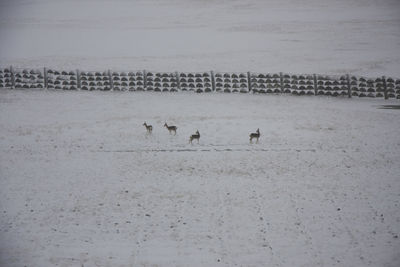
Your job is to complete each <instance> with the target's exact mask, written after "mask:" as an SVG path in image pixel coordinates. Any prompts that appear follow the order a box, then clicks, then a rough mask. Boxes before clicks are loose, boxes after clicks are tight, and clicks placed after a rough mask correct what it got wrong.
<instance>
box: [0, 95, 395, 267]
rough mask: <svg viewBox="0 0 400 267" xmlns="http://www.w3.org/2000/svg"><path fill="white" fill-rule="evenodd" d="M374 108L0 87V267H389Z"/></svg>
mask: <svg viewBox="0 0 400 267" xmlns="http://www.w3.org/2000/svg"><path fill="white" fill-rule="evenodd" d="M389 104H392V105H393V104H398V101H397V100H389V101H385V100H379V99H354V98H353V99H347V98H329V97H293V96H279V95H253V94H224V93H209V94H194V93H150V92H143V93H140V92H135V93H131V92H124V93H118V92H83V91H77V92H54V91H18V90H2V91H0V114H1V115H0V138H1V139H0V212H1V216H0V240H1V242H0V266H393V267H395V266H399V264H400V257H399V251H400V239H399V235H400V209H399V208H400V194H399V192H400V177H399V173H400V164H399V162H400V136H399V132H400V124H399V121H400V120H399V119H400V110H396V109H382V108H381V105H389ZM144 121H146V122H148V123H150V124H152V125H153V127H154V130H153V134H152V135H146V131H145V127H144V126H143V125H142V124H143V122H144ZM165 121H166V122H168V123H171V124H175V125H177V126H178V133H177V135H176V136H173V135H170V134H169V133H168V131H167V129H166V128H164V127H163V124H164V122H165ZM257 128H260V131H261V139H260V142H259V143H258V144H256V143H254V144H250V143H249V138H248V134H249V133H250V132H252V131H255V130H256V129H257ZM197 129H198V130H199V131H200V134H201V139H200V142H199V144H197V142H196V141H195V142H194V143H193V145H190V144H188V139H189V136H190V135H191V134H193V133H194V132H195V131H196V130H197Z"/></svg>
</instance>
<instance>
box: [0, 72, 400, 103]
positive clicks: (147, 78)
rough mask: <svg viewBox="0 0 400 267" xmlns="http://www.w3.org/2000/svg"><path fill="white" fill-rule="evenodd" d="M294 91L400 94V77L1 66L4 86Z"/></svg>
mask: <svg viewBox="0 0 400 267" xmlns="http://www.w3.org/2000/svg"><path fill="white" fill-rule="evenodd" d="M13 86H15V87H16V88H45V87H46V88H49V89H65V90H76V89H78V88H80V89H82V90H111V89H113V90H131V91H141V90H146V91H171V92H174V91H179V90H182V91H195V92H211V91H213V89H215V91H221V92H249V91H250V90H251V91H253V92H258V93H290V94H296V95H315V94H317V95H332V96H340V95H343V96H345V95H348V93H349V86H350V89H351V95H352V96H368V97H383V96H384V94H385V88H386V93H387V96H388V97H389V98H400V80H399V79H397V80H394V79H392V78H387V79H385V80H384V79H383V78H377V79H367V78H364V77H360V78H357V77H355V76H351V77H350V76H349V77H348V76H341V77H339V78H332V77H329V76H321V75H289V74H277V73H275V74H254V73H251V74H250V73H215V74H214V73H213V72H204V73H177V72H175V73H171V72H146V71H144V72H141V71H138V72H111V71H104V72H84V71H81V72H80V71H57V70H46V72H43V71H40V70H27V69H24V70H13V73H12V71H11V70H10V69H7V68H6V69H0V88H1V87H13Z"/></svg>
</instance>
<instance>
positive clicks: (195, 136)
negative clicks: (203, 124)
mask: <svg viewBox="0 0 400 267" xmlns="http://www.w3.org/2000/svg"><path fill="white" fill-rule="evenodd" d="M193 139H197V143H199V141H200V133H199V130H197V131H196V133H195V134H192V135H191V136H190V138H189V143H192V141H193Z"/></svg>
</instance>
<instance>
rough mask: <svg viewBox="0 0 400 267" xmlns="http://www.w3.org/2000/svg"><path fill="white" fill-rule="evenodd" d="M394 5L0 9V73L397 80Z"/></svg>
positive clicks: (169, 1) (221, 1)
mask: <svg viewBox="0 0 400 267" xmlns="http://www.w3.org/2000/svg"><path fill="white" fill-rule="evenodd" d="M399 14H400V1H398V0H381V1H378V0H268V1H267V0H240V1H238V0H231V1H227V0H163V1H161V0H142V1H126V0H112V1H111V0H109V1H106V0H98V1H94V0H79V1H78V0H58V1H50V0H33V1H31V0H3V1H0V36H1V38H0V64H1V65H4V66H9V65H14V66H18V67H44V66H46V67H51V68H63V69H71V70H75V69H77V68H80V69H85V70H94V71H96V70H101V71H102V70H104V69H109V68H110V69H114V70H125V71H128V70H138V69H148V70H155V71H175V70H177V71H181V72H185V71H197V72H202V71H206V70H207V71H208V70H216V71H236V72H237V71H253V72H272V73H273V72H280V71H283V72H289V73H310V74H312V73H319V74H344V73H350V74H359V75H360V74H361V75H366V76H371V77H377V76H382V75H386V76H394V77H396V78H399V77H400V53H399V51H400V15H399Z"/></svg>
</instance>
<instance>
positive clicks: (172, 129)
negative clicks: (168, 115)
mask: <svg viewBox="0 0 400 267" xmlns="http://www.w3.org/2000/svg"><path fill="white" fill-rule="evenodd" d="M164 127H165V128H167V129H168V131H169V133H171V132H174V133H175V134H174V135H176V129H178V127H176V126H168V124H167V123H164Z"/></svg>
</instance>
